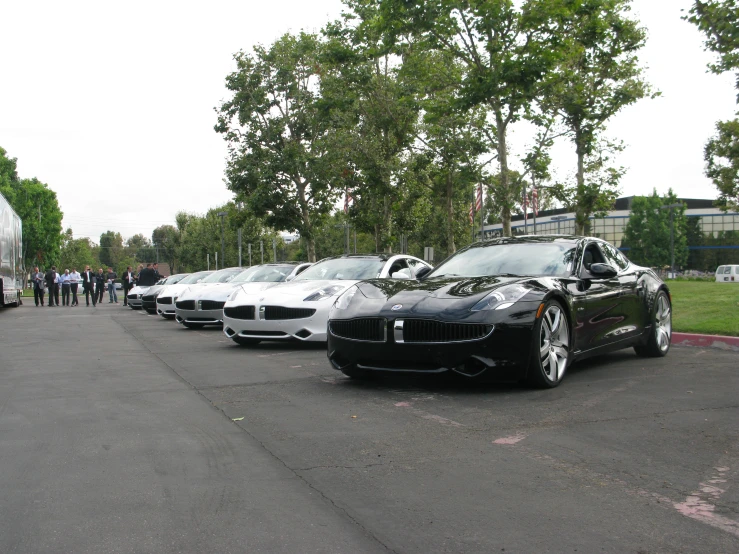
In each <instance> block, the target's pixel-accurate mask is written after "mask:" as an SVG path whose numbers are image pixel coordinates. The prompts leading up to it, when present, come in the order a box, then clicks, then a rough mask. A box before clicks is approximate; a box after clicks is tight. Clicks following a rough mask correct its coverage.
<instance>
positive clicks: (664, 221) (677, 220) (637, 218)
mask: <svg viewBox="0 0 739 554" xmlns="http://www.w3.org/2000/svg"><path fill="white" fill-rule="evenodd" d="M675 203H677V196H676V195H675V193H674V192H672V189H670V190H669V192H668V193H667V194H666V195H665V196H662V197H660V196H658V195H657V190H656V189H655V190H653V192H652V194H651V196H635V197H634V199H633V201H632V203H631V214H630V215H629V221H628V223H627V224H626V229H625V230H624V238H623V242H622V245H623V246H628V247H629V252H628V255H629V258H630V259H632V260H633V261H634V262H636V263H638V264H641V265H645V266H649V267H659V268H662V267H667V266H670V262H671V256H670V210H666V209H665V210H662V209H660V208H661V207H662V206H669V205H670V204H675ZM673 210H674V222H673V223H674V244H675V266H676V267H681V266H683V265H685V263H686V262H687V261H688V237H687V222H686V219H687V218H686V217H685V206H684V205H682V207H680V208H674V209H673Z"/></svg>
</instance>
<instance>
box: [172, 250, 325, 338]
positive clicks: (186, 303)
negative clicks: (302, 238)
mask: <svg viewBox="0 0 739 554" xmlns="http://www.w3.org/2000/svg"><path fill="white" fill-rule="evenodd" d="M311 265H312V264H309V263H290V262H284V263H275V264H262V265H255V266H252V267H250V268H248V269H245V270H244V271H242V272H241V273H239V274H237V275H236V276H234V277H233V278H232V279H231V280H230V281H228V282H225V283H221V284H218V285H214V286H210V287H201V288H198V289H195V290H193V289H191V290H189V291H186V292H183V293H182V294H181V295H180V296H179V298H177V307H176V310H175V313H176V316H175V319H176V320H177V322H178V323H182V324H183V325H184V326H185V327H189V328H200V327H202V326H203V325H221V324H223V305H224V304H225V303H226V300H228V298H229V297H230V296H231V295H233V294H234V292H236V291H248V292H259V291H263V290H266V289H268V288H271V287H274V286H275V285H279V284H280V283H283V282H285V281H291V280H292V279H294V278H295V277H296V276H297V275H299V274H300V273H302V272H303V270H304V269H307V268H308V267H310V266H311Z"/></svg>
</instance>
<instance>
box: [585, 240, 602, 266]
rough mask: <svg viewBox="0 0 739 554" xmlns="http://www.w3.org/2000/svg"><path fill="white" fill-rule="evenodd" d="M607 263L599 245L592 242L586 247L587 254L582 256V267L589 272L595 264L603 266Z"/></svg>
mask: <svg viewBox="0 0 739 554" xmlns="http://www.w3.org/2000/svg"><path fill="white" fill-rule="evenodd" d="M602 263H605V259H604V258H603V254H602V253H601V251H600V249H599V248H598V245H597V244H595V243H594V242H591V243H590V244H588V245H587V246H586V247H585V252H583V255H582V265H583V267H584V268H585V269H586V270H587V271H590V266H591V265H593V264H602Z"/></svg>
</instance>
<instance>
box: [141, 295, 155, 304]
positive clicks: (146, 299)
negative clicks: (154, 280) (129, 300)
mask: <svg viewBox="0 0 739 554" xmlns="http://www.w3.org/2000/svg"><path fill="white" fill-rule="evenodd" d="M156 299H157V297H156V296H155V295H153V294H147V295H146V296H142V297H141V300H143V301H144V302H154V301H155V300H156Z"/></svg>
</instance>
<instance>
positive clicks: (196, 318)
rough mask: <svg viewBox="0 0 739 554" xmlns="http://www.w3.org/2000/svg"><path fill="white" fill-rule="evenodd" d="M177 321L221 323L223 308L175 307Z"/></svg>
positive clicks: (207, 323) (204, 323)
mask: <svg viewBox="0 0 739 554" xmlns="http://www.w3.org/2000/svg"><path fill="white" fill-rule="evenodd" d="M175 320H176V321H177V323H198V324H200V325H221V324H222V323H223V310H222V309H221V310H183V309H180V308H175Z"/></svg>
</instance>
